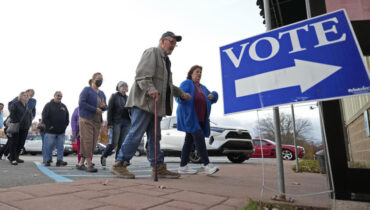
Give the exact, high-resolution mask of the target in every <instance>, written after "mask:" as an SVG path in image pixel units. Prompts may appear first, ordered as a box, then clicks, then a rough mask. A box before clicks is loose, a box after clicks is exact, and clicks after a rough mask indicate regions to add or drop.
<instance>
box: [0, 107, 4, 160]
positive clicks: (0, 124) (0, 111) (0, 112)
mask: <svg viewBox="0 0 370 210" xmlns="http://www.w3.org/2000/svg"><path fill="white" fill-rule="evenodd" d="M3 109H4V104H3V103H0V129H2V128H3V123H4V122H3ZM0 158H1V157H0Z"/></svg>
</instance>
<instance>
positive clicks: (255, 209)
mask: <svg viewBox="0 0 370 210" xmlns="http://www.w3.org/2000/svg"><path fill="white" fill-rule="evenodd" d="M260 205H261V208H260ZM242 209H243V210H259V209H282V210H326V208H317V207H310V206H309V207H307V206H295V205H291V204H279V203H267V202H262V203H260V202H259V201H254V200H252V199H249V203H248V205H247V206H245V207H244V208H242Z"/></svg>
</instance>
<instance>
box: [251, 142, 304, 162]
mask: <svg viewBox="0 0 370 210" xmlns="http://www.w3.org/2000/svg"><path fill="white" fill-rule="evenodd" d="M253 145H254V153H253V154H252V155H250V156H249V157H250V158H261V157H262V152H263V157H265V158H276V144H275V142H273V141H271V140H268V139H253ZM281 147H282V148H281V149H282V151H281V153H282V157H283V159H284V160H295V158H296V155H295V150H294V145H282V146H281ZM297 149H298V157H299V158H302V157H303V156H304V153H305V151H304V148H303V147H301V146H297Z"/></svg>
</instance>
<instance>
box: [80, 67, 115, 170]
mask: <svg viewBox="0 0 370 210" xmlns="http://www.w3.org/2000/svg"><path fill="white" fill-rule="evenodd" d="M102 83H103V75H102V74H101V73H99V72H97V73H95V74H94V75H93V76H92V79H90V80H89V85H90V86H88V87H85V88H84V89H83V90H82V92H81V94H80V98H79V115H80V119H79V128H80V136H81V148H80V155H81V160H80V162H79V163H78V166H76V167H77V169H79V170H85V171H86V172H97V171H98V169H96V168H95V167H94V165H93V163H92V161H91V158H92V156H93V154H94V149H95V147H96V143H97V141H98V137H99V132H100V127H101V124H102V122H103V117H102V114H103V111H105V110H107V109H108V106H107V105H106V98H105V94H104V92H103V91H101V90H100V89H99V88H100V86H101V85H102ZM85 161H86V166H85Z"/></svg>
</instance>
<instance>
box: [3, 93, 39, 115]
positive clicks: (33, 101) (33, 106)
mask: <svg viewBox="0 0 370 210" xmlns="http://www.w3.org/2000/svg"><path fill="white" fill-rule="evenodd" d="M26 93H27V94H28V97H29V99H28V102H27V106H28V109H29V110H31V112H32V120H33V119H34V118H35V116H36V103H37V101H36V99H34V98H33V97H34V96H35V90H33V89H28V90H26ZM17 101H18V97H15V98H14V99H13V100H12V101H10V102H9V103H8V109H9V111H10V107H11V105H12V104H13V103H14V102H17Z"/></svg>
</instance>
